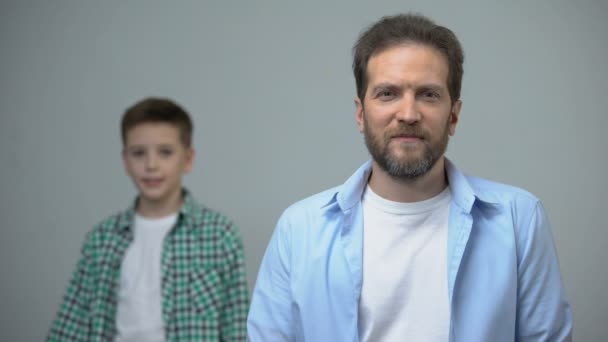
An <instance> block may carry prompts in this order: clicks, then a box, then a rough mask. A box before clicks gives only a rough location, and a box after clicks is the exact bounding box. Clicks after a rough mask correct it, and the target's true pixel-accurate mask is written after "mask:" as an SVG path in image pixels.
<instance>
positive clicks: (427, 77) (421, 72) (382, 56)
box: [367, 43, 449, 87]
mask: <svg viewBox="0 0 608 342" xmlns="http://www.w3.org/2000/svg"><path fill="white" fill-rule="evenodd" d="M448 72H449V66H448V62H447V58H445V56H444V55H443V54H442V53H441V52H440V51H438V50H437V49H435V48H433V47H430V46H427V45H422V44H414V43H409V44H400V45H396V46H393V47H390V48H387V49H384V50H382V51H380V52H378V53H376V54H374V55H372V57H371V58H370V60H369V62H368V66H367V77H368V86H371V85H374V84H379V83H400V82H403V81H409V82H424V83H433V84H436V85H437V86H442V87H447V79H448Z"/></svg>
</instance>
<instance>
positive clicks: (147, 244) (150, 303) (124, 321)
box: [114, 214, 177, 342]
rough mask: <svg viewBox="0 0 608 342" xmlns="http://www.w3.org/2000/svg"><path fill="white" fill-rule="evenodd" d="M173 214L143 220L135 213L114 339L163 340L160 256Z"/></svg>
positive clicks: (121, 285)
mask: <svg viewBox="0 0 608 342" xmlns="http://www.w3.org/2000/svg"><path fill="white" fill-rule="evenodd" d="M176 220H177V214H173V215H170V216H166V217H162V218H158V219H147V218H145V217H142V216H139V215H135V222H134V239H133V242H132V243H131V245H129V247H128V248H127V251H126V253H125V257H124V259H123V260H122V267H121V272H120V288H119V290H118V305H117V309H116V329H117V331H118V334H117V335H116V338H115V339H114V341H115V342H127V341H128V342H131V341H133V342H135V341H146V342H164V341H165V330H164V323H163V315H162V292H161V291H162V288H161V277H162V275H161V255H162V251H163V241H164V239H165V236H166V235H167V233H168V232H169V231H170V230H171V228H172V227H173V226H174V225H175V222H176Z"/></svg>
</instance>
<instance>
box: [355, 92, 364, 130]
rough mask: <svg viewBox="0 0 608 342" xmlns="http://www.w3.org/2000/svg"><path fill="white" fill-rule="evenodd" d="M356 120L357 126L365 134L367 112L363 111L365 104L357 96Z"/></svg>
mask: <svg viewBox="0 0 608 342" xmlns="http://www.w3.org/2000/svg"><path fill="white" fill-rule="evenodd" d="M355 107H356V109H355V118H356V119H357V125H358V126H359V132H360V133H363V131H364V130H365V120H364V118H363V116H364V115H365V112H364V111H363V102H361V99H359V96H355Z"/></svg>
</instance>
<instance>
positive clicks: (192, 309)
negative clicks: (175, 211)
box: [47, 190, 249, 342]
mask: <svg viewBox="0 0 608 342" xmlns="http://www.w3.org/2000/svg"><path fill="white" fill-rule="evenodd" d="M134 213H135V206H132V207H131V208H129V209H127V210H126V211H124V212H122V213H119V214H117V215H114V216H111V217H109V218H107V219H106V220H104V221H103V222H102V223H101V224H99V225H98V226H97V227H95V228H94V229H93V230H92V231H91V232H89V233H88V235H87V237H86V239H85V242H84V245H83V247H82V256H81V258H80V260H79V261H78V264H77V265H76V270H75V271H74V274H73V276H72V279H71V281H70V283H69V285H68V288H67V291H66V294H65V296H64V299H63V302H62V304H61V307H60V309H59V312H58V314H57V317H56V318H55V321H54V322H53V325H52V327H51V330H50V332H49V336H48V338H47V341H82V342H84V341H99V342H101V341H113V340H114V338H115V336H116V306H117V301H118V298H117V293H118V287H119V281H120V267H121V264H122V260H123V257H124V255H125V251H126V250H127V247H128V246H129V244H130V243H131V242H132V241H133V229H132V228H133V227H132V222H133V216H134ZM161 260H162V266H161V270H162V297H163V302H162V309H163V321H164V323H165V337H166V340H167V341H168V342H169V341H245V340H246V333H245V327H246V318H247V310H248V303H249V301H248V292H247V282H246V279H245V264H244V255H243V245H242V242H241V239H240V236H239V233H238V229H237V227H235V226H234V225H233V224H232V223H231V222H230V221H229V220H228V219H227V218H226V217H224V216H223V215H221V214H219V213H217V212H214V211H212V210H209V209H207V208H205V207H203V206H201V205H199V204H197V203H196V201H195V200H194V199H193V198H192V196H191V195H190V194H189V193H188V192H187V191H186V190H184V203H183V205H182V207H181V209H180V212H179V215H178V219H177V222H176V224H175V226H174V227H173V229H172V230H171V232H170V233H169V234H168V235H167V237H166V238H165V240H164V246H163V254H162V259H161Z"/></svg>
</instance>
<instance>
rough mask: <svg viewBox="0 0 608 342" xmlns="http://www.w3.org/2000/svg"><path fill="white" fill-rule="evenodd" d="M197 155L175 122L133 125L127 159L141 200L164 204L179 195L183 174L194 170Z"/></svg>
mask: <svg viewBox="0 0 608 342" xmlns="http://www.w3.org/2000/svg"><path fill="white" fill-rule="evenodd" d="M193 154H194V151H193V150H192V149H191V148H189V147H188V148H187V147H185V146H184V144H183V143H182V141H181V140H180V135H179V130H178V129H177V127H175V126H173V125H170V124H167V123H142V124H139V125H137V126H135V127H133V128H131V129H130V130H129V131H128V132H127V135H126V142H125V147H124V151H123V161H124V165H125V169H126V170H127V173H128V174H129V176H131V179H132V180H133V183H134V184H135V186H136V187H137V189H138V190H139V195H140V198H139V199H140V201H141V202H146V203H154V204H156V205H159V204H160V205H163V204H167V203H168V201H169V200H170V199H172V198H175V197H174V196H175V195H176V193H179V192H181V186H182V182H181V181H182V175H183V174H185V173H187V172H189V171H190V170H191V169H192V161H193Z"/></svg>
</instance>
